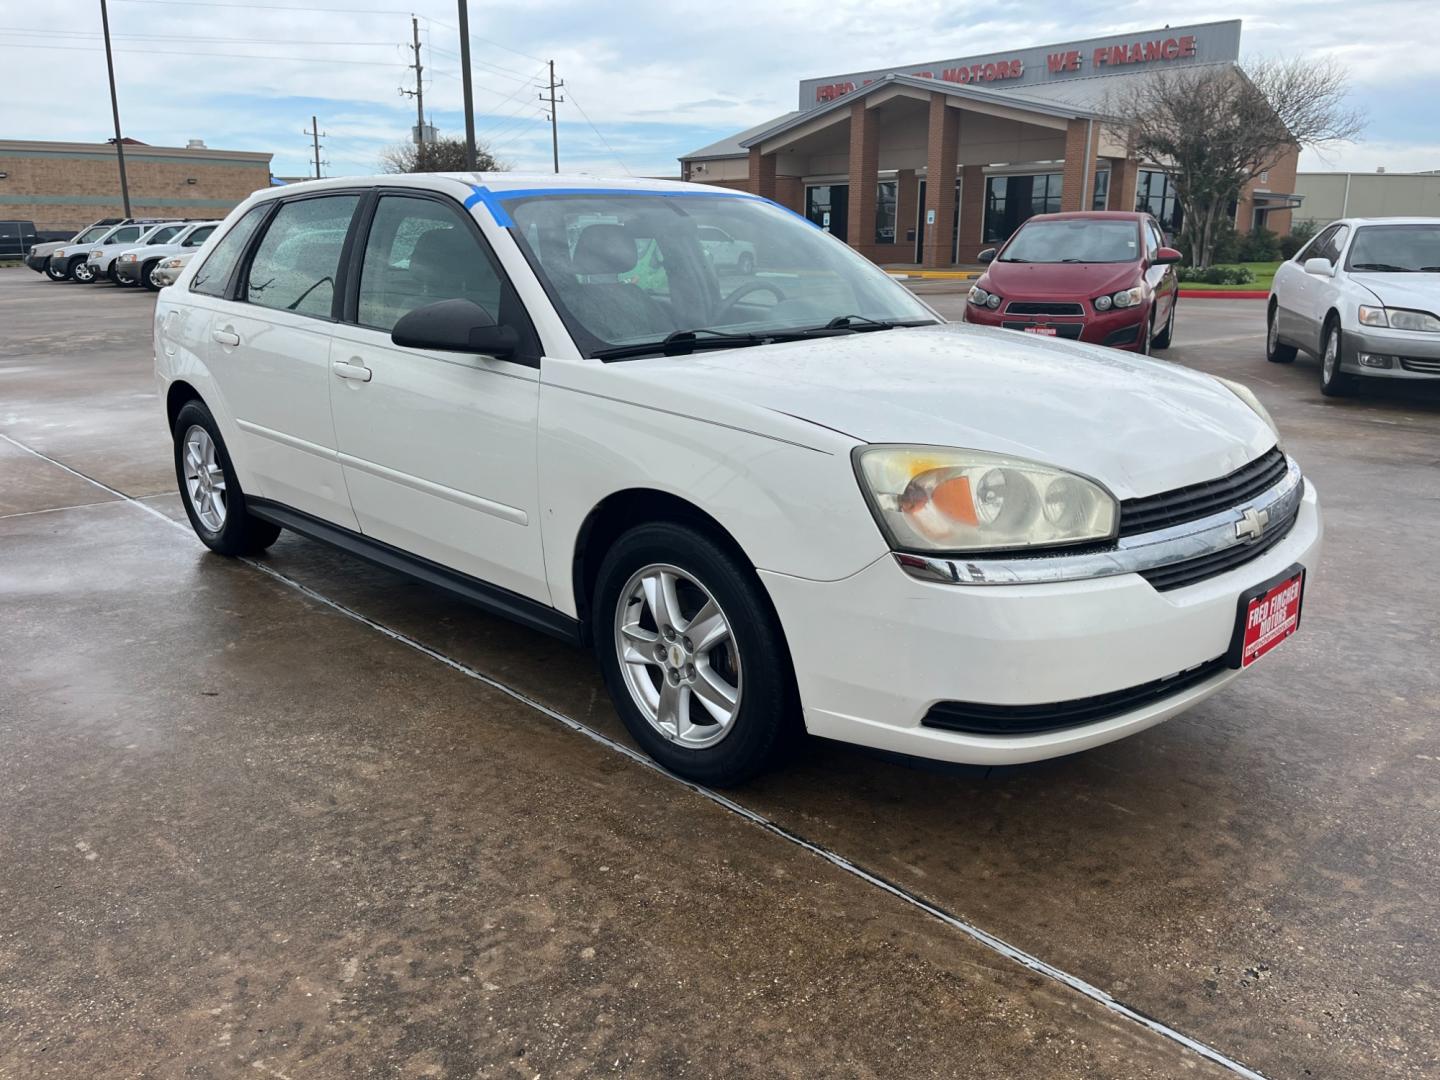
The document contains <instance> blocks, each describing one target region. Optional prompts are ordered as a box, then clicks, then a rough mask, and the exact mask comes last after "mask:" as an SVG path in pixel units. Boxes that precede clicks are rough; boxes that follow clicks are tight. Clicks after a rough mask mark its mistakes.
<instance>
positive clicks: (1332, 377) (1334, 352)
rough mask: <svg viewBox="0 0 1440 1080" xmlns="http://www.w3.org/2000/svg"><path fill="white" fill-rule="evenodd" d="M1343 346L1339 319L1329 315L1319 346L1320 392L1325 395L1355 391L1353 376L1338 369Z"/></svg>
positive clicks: (1348, 393) (1339, 395) (1338, 395)
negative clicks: (1322, 339)
mask: <svg viewBox="0 0 1440 1080" xmlns="http://www.w3.org/2000/svg"><path fill="white" fill-rule="evenodd" d="M1344 348H1345V342H1344V338H1343V336H1342V331H1341V329H1340V321H1339V320H1338V319H1336V318H1335V316H1334V315H1331V316H1330V318H1329V320H1328V321H1327V322H1326V323H1325V340H1324V342H1323V343H1322V344H1321V346H1320V392H1321V393H1322V394H1324V395H1325V396H1326V397H1348V396H1350V395H1351V394H1353V393H1355V376H1353V375H1351V374H1350V373H1349V372H1346V371H1342V370H1341V369H1340V358H1341V357H1342V356H1343V355H1344Z"/></svg>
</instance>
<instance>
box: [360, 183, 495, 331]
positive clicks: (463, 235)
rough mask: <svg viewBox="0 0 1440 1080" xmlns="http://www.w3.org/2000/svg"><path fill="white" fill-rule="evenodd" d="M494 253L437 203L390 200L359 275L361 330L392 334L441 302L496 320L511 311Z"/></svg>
mask: <svg viewBox="0 0 1440 1080" xmlns="http://www.w3.org/2000/svg"><path fill="white" fill-rule="evenodd" d="M505 289H506V285H505V284H504V282H503V279H502V278H501V276H500V272H499V270H498V269H497V268H496V266H495V263H494V261H493V259H492V258H491V257H490V253H489V251H488V250H486V248H485V247H484V245H482V244H481V242H480V240H479V239H478V238H477V237H476V236H475V233H474V231H473V230H472V229H471V228H470V227H469V225H468V224H467V223H466V222H465V221H464V220H463V219H462V218H461V216H460V215H459V214H458V213H457V212H456V211H455V210H453V209H451V208H450V207H449V206H446V205H445V204H444V203H440V202H436V201H435V200H434V199H417V198H414V197H412V196H407V195H386V196H383V197H382V198H381V199H380V203H379V205H378V206H377V207H376V209H375V219H374V221H373V222H372V223H371V225H370V235H369V237H368V238H367V240H366V241H365V258H364V261H363V264H362V266H361V270H360V289H359V306H358V308H357V311H356V320H357V321H358V322H359V323H360V325H361V326H368V327H370V328H372V329H375V330H384V331H386V332H389V331H390V330H391V329H392V328H393V327H394V326H395V324H396V323H397V322H399V321H400V317H401V316H402V315H405V314H406V313H408V312H411V311H414V310H415V309H416V308H418V307H424V306H425V305H426V304H434V303H438V302H439V301H441V300H461V299H463V300H471V301H474V302H475V303H476V304H479V305H480V306H481V307H482V308H484V309H485V310H486V311H487V312H488V313H489V314H490V317H491V318H493V319H494V320H495V321H496V322H505V321H506V319H505V318H504V317H502V316H510V315H511V314H512V311H513V305H512V303H511V302H510V298H509V297H508V296H507V297H505V298H504V299H503V300H502V295H501V294H502V292H503V291H504V290H505Z"/></svg>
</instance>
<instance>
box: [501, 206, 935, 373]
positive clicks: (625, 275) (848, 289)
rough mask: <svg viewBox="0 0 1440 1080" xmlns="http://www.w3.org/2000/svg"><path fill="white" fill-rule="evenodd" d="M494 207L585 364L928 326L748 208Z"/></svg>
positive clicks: (835, 246)
mask: <svg viewBox="0 0 1440 1080" xmlns="http://www.w3.org/2000/svg"><path fill="white" fill-rule="evenodd" d="M500 198H501V199H504V195H503V193H501V194H500ZM506 208H507V209H508V210H509V212H510V214H511V216H512V218H513V220H514V228H513V232H514V235H515V237H516V239H517V240H518V241H519V243H520V246H521V248H522V249H523V250H524V252H525V255H526V257H527V258H528V259H529V261H530V264H531V266H532V267H534V269H535V273H536V274H537V275H538V276H539V278H540V280H541V283H542V284H543V285H544V286H545V290H546V292H547V293H548V294H549V296H550V298H551V299H552V300H553V301H554V302H555V305H556V307H557V308H558V309H559V311H560V315H561V317H562V318H563V319H564V320H565V323H566V326H567V327H568V329H569V330H570V332H571V334H572V335H573V336H574V338H575V341H576V343H577V345H579V347H580V350H581V351H582V352H583V353H584V354H585V355H586V356H600V357H602V358H605V359H609V358H618V354H619V353H621V352H624V353H626V354H627V355H641V354H643V352H644V350H638V349H637V348H635V347H637V346H642V345H645V344H655V345H657V349H655V350H652V351H659V349H658V346H659V345H660V344H661V343H666V339H667V338H668V339H671V341H672V342H673V341H674V339H675V337H677V336H679V337H684V338H685V339H686V340H688V341H690V342H692V343H693V342H694V340H695V337H697V336H699V335H707V336H708V337H710V338H714V339H719V342H723V341H725V340H727V339H726V338H725V335H743V336H744V339H745V340H747V341H760V340H766V337H765V335H775V334H785V333H786V332H792V333H793V332H796V331H802V330H812V329H813V330H817V331H822V330H824V328H826V327H827V325H829V326H831V327H832V328H831V329H830V330H829V331H827V332H830V333H844V332H849V331H850V330H851V329H855V330H860V329H878V328H880V327H882V326H883V327H888V326H891V325H894V324H897V323H899V324H906V325H918V324H921V323H931V322H935V321H937V320H936V318H935V316H934V315H932V314H931V313H930V312H929V311H928V310H927V309H926V308H925V306H924V305H923V304H921V303H920V302H919V301H918V300H916V299H915V298H914V297H913V296H912V295H911V294H910V293H909V292H907V291H906V290H905V289H904V288H903V287H902V286H901V285H899V284H898V283H897V282H895V281H893V280H892V279H891V278H890V277H889V276H888V275H887V274H885V273H884V271H882V270H880V269H879V268H878V267H877V266H875V265H874V264H873V263H871V262H869V261H868V260H866V259H864V258H862V257H861V256H859V255H857V254H856V253H855V252H853V251H852V250H851V249H850V248H848V247H847V246H845V244H843V243H842V242H840V241H838V240H835V239H834V238H833V237H831V236H828V235H827V234H825V233H824V232H821V231H820V230H819V229H817V228H815V227H814V226H813V225H811V224H810V223H809V222H807V221H805V220H804V219H803V218H801V217H799V216H798V215H796V214H792V213H790V212H789V211H786V210H783V209H781V208H779V207H777V206H775V205H773V204H771V203H768V202H764V201H762V200H760V199H756V198H751V197H747V196H736V195H731V194H727V193H717V194H716V195H713V196H711V195H709V194H708V193H695V192H692V191H684V190H682V191H680V192H677V193H675V194H673V195H672V194H660V193H653V194H652V193H636V194H630V193H616V194H610V193H601V194H575V195H569V194H563V193H557V194H544V195H530V196H523V197H518V198H515V199H511V200H508V201H506ZM719 342H715V343H719Z"/></svg>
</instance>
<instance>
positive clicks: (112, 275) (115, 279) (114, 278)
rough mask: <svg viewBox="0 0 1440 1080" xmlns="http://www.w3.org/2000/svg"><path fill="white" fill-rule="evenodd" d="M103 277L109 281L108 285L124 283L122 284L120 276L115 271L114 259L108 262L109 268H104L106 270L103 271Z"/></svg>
mask: <svg viewBox="0 0 1440 1080" xmlns="http://www.w3.org/2000/svg"><path fill="white" fill-rule="evenodd" d="M105 276H106V277H107V278H109V279H110V283H111V284H112V285H122V284H124V282H122V281H121V280H120V274H119V272H118V271H117V270H116V268H115V260H114V259H111V260H110V265H109V266H108V267H107V268H106V270H105Z"/></svg>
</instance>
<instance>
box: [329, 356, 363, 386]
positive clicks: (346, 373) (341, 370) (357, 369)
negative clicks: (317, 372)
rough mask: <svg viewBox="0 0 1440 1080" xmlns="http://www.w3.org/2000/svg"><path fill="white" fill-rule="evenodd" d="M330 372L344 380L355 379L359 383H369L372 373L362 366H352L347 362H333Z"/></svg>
mask: <svg viewBox="0 0 1440 1080" xmlns="http://www.w3.org/2000/svg"><path fill="white" fill-rule="evenodd" d="M330 370H331V371H333V372H334V373H335V374H336V375H339V376H340V378H342V379H355V380H357V381H359V382H369V381H370V376H371V374H372V372H371V371H370V369H369V368H368V367H365V366H364V365H362V364H352V363H349V362H347V361H345V360H332V361H331V362H330Z"/></svg>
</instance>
